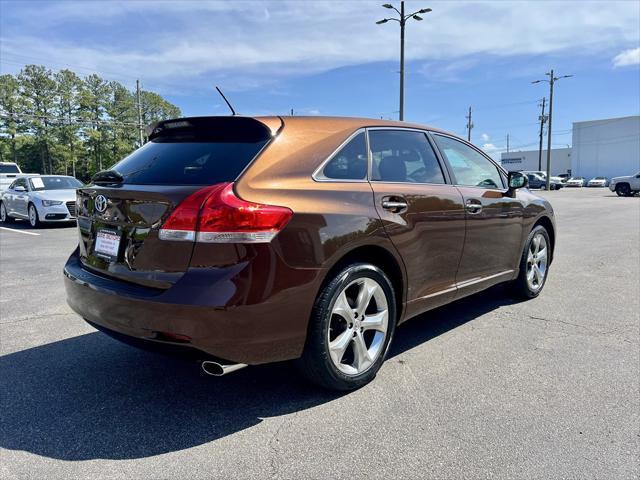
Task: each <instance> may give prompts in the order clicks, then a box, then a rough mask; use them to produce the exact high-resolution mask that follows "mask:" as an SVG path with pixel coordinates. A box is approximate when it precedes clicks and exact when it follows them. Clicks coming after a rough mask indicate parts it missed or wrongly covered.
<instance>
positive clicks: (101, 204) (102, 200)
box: [94, 195, 107, 213]
mask: <svg viewBox="0 0 640 480" xmlns="http://www.w3.org/2000/svg"><path fill="white" fill-rule="evenodd" d="M94 205H95V207H96V211H98V212H99V213H102V212H104V211H105V210H106V209H107V197H105V196H104V195H98V196H97V197H96V199H95V201H94Z"/></svg>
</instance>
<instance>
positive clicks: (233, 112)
mask: <svg viewBox="0 0 640 480" xmlns="http://www.w3.org/2000/svg"><path fill="white" fill-rule="evenodd" d="M216 90H217V91H218V93H219V94H220V96H221V97H222V99H223V100H224V101H225V102H226V103H227V105H228V106H229V110H231V115H237V113H236V111H235V110H234V109H233V107H232V106H231V104H230V103H229V100H227V97H225V96H224V93H222V90H220V89H219V88H218V87H217V86H216Z"/></svg>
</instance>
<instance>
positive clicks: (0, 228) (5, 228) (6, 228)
mask: <svg viewBox="0 0 640 480" xmlns="http://www.w3.org/2000/svg"><path fill="white" fill-rule="evenodd" d="M0 230H9V231H10V232H16V233H24V234H25V235H36V236H38V235H40V234H39V233H35V232H25V231H24V230H15V229H13V228H8V227H0Z"/></svg>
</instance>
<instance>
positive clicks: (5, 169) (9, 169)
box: [0, 163, 20, 173]
mask: <svg viewBox="0 0 640 480" xmlns="http://www.w3.org/2000/svg"><path fill="white" fill-rule="evenodd" d="M0 173H20V169H19V168H18V166H17V165H15V164H12V163H10V164H8V165H0Z"/></svg>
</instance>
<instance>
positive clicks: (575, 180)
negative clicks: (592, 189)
mask: <svg viewBox="0 0 640 480" xmlns="http://www.w3.org/2000/svg"><path fill="white" fill-rule="evenodd" d="M586 184H587V181H586V180H585V179H584V178H583V177H571V178H570V179H569V180H567V183H565V186H567V187H584V186H585V185H586Z"/></svg>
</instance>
